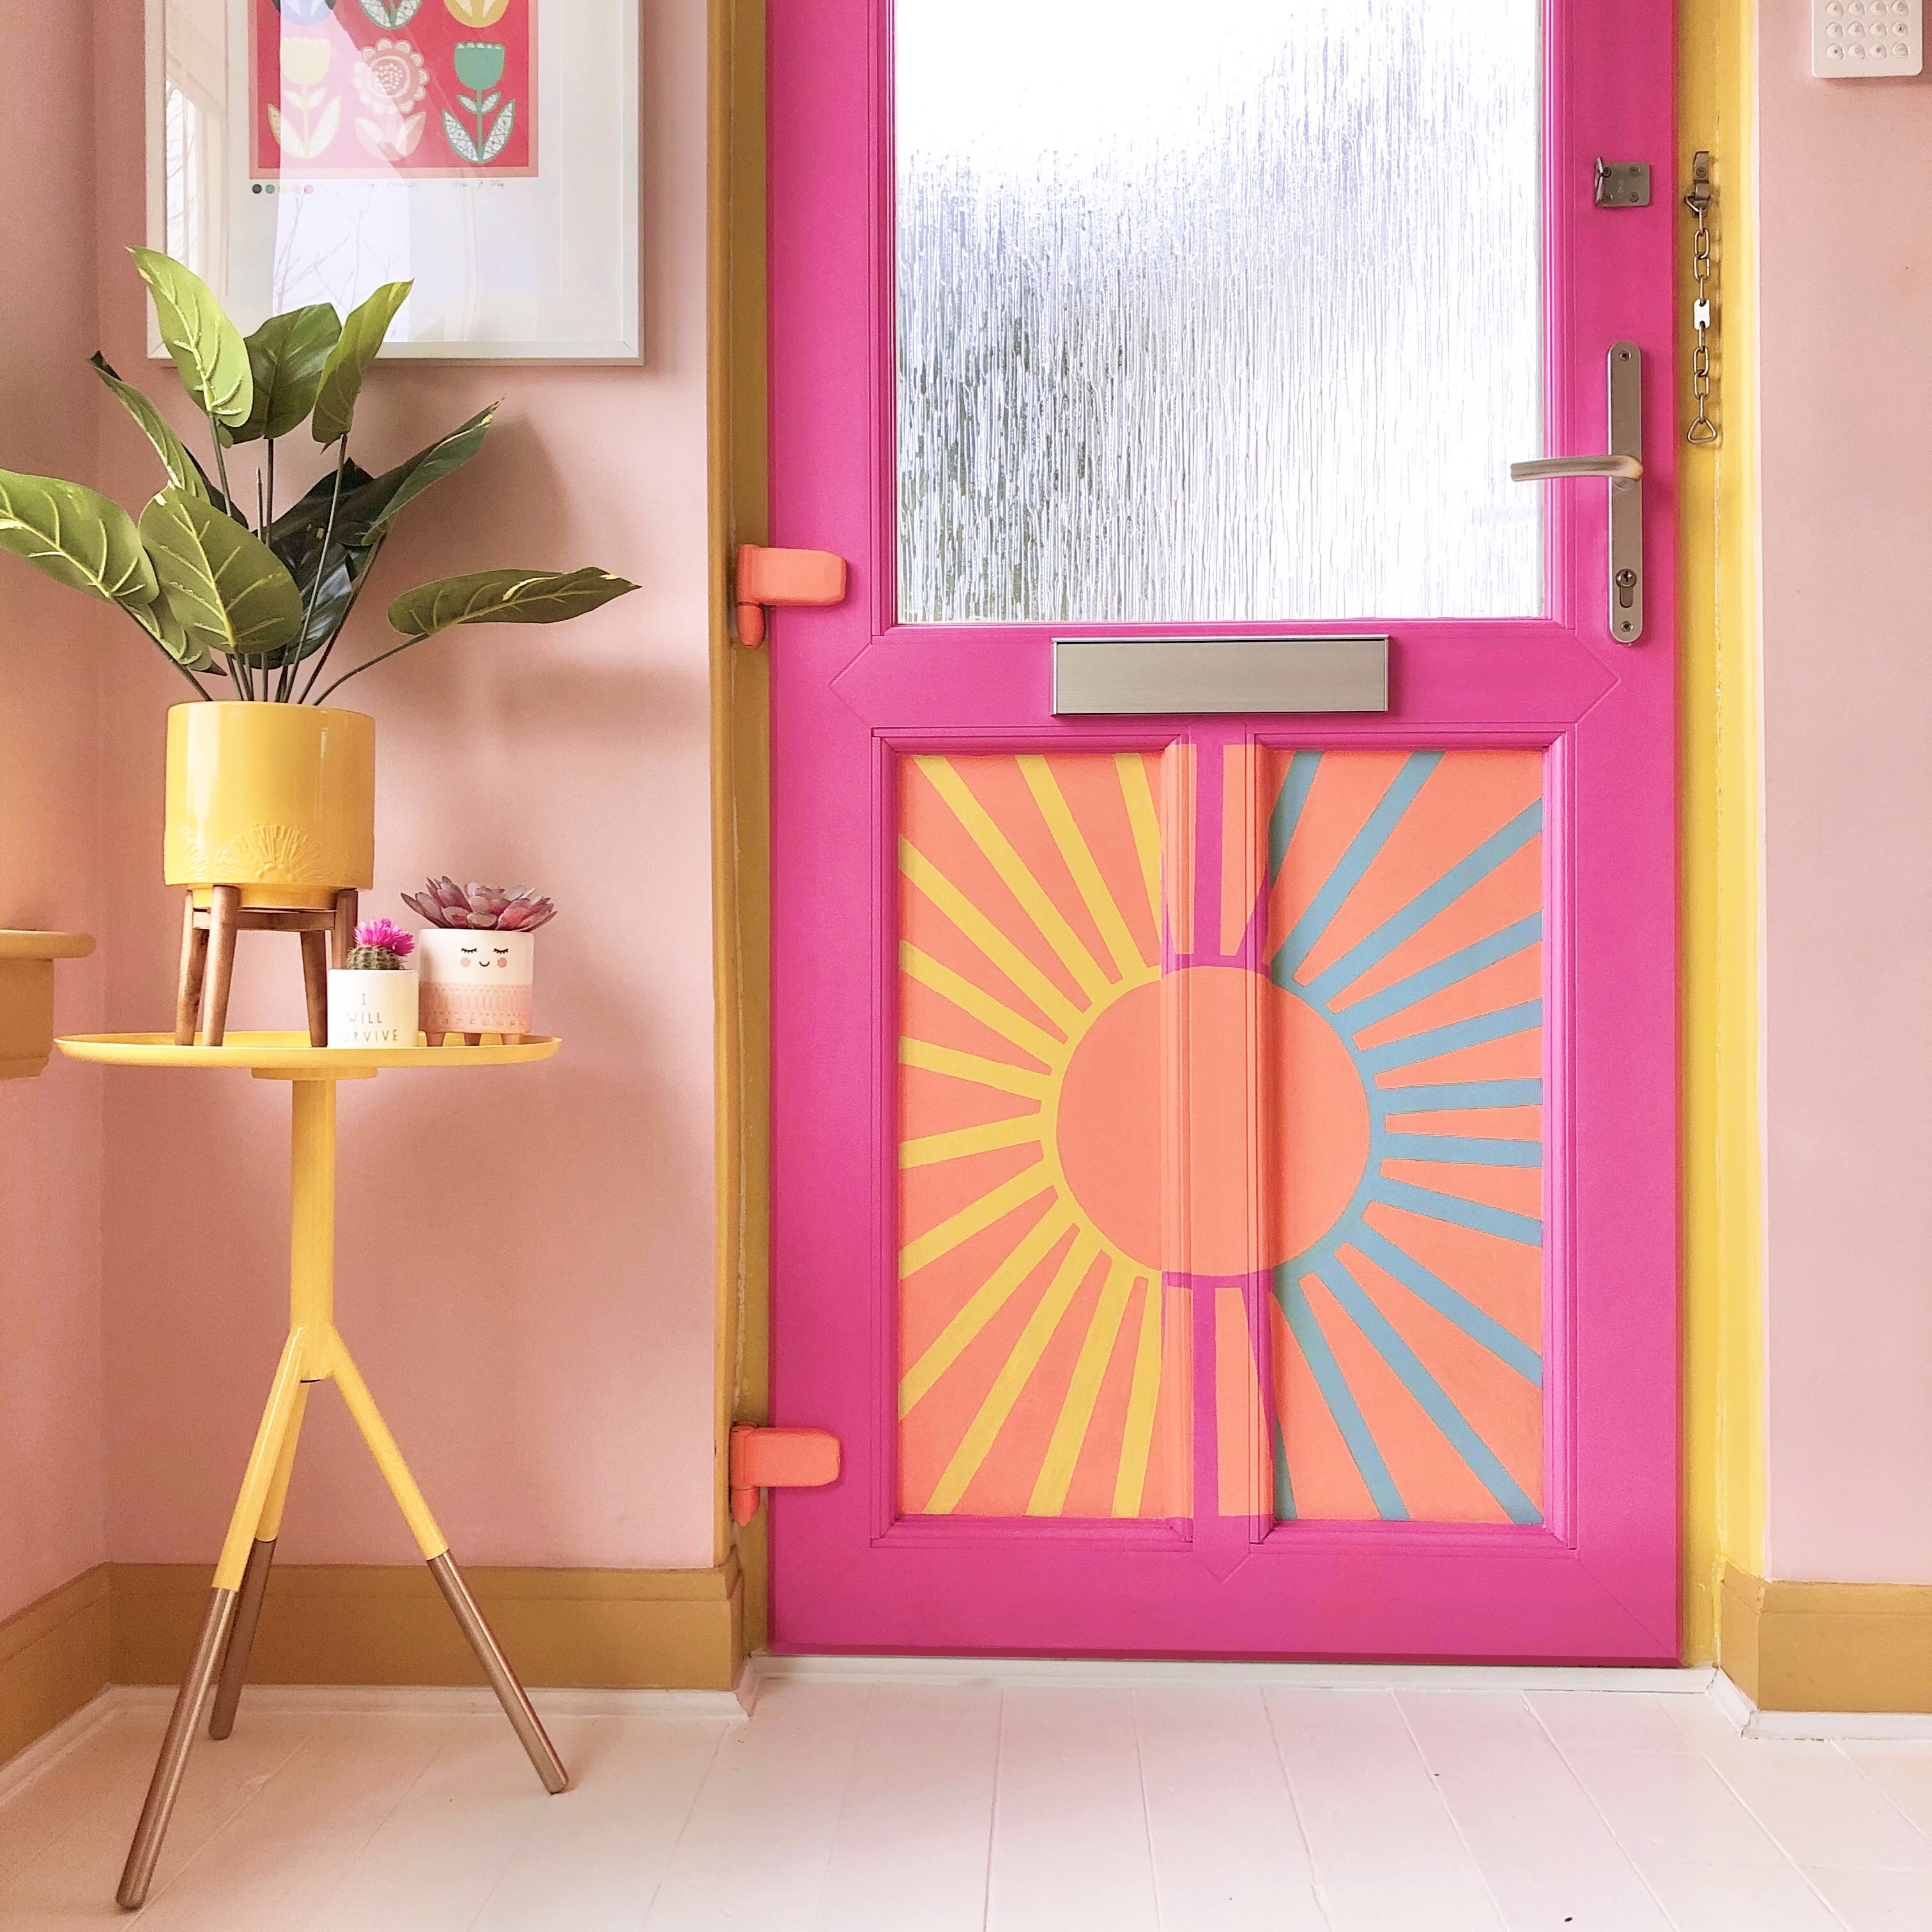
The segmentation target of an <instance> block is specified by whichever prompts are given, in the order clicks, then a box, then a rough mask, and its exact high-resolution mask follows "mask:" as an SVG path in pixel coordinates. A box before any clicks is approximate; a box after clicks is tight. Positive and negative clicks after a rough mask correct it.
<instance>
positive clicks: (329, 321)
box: [175, 302, 342, 483]
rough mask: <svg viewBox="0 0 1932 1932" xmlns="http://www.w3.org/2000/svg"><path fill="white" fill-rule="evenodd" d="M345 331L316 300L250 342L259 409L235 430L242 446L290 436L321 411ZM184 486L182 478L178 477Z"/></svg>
mask: <svg viewBox="0 0 1932 1932" xmlns="http://www.w3.org/2000/svg"><path fill="white" fill-rule="evenodd" d="M341 333H342V318H341V317H340V316H338V314H336V312H335V308H334V305H332V304H331V303H329V302H316V303H314V304H312V305H311V306H309V307H308V308H292V309H290V311H289V312H288V313H287V314H286V315H272V316H270V317H269V319H268V320H267V321H266V322H265V323H263V325H262V326H261V327H260V329H257V330H256V332H254V335H251V336H250V337H249V338H248V367H249V369H250V371H251V372H252V374H253V375H254V382H255V406H254V408H253V409H252V410H250V411H249V413H248V421H247V422H245V423H244V424H243V425H242V427H241V428H239V429H238V430H237V431H236V432H235V440H236V442H237V443H253V442H254V441H255V440H256V439H257V437H264V436H266V437H278V436H287V434H288V433H289V432H290V431H291V430H293V429H298V428H300V427H301V425H302V419H303V417H305V416H307V415H308V413H309V411H310V410H312V409H314V407H315V399H316V395H317V392H318V391H319V390H320V389H321V387H322V372H323V366H324V365H326V363H327V362H328V360H329V351H330V350H332V349H333V348H334V347H335V344H336V340H337V338H338V337H339V336H340V335H341ZM175 481H176V482H177V483H178V482H179V481H181V478H179V477H178V476H177V477H176V478H175Z"/></svg>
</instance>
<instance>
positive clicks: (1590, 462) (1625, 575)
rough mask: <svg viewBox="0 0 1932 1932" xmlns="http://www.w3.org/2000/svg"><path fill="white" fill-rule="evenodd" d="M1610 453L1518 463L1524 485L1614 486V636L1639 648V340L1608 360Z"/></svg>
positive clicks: (1515, 475) (1616, 346) (1617, 348)
mask: <svg viewBox="0 0 1932 1932" xmlns="http://www.w3.org/2000/svg"><path fill="white" fill-rule="evenodd" d="M1608 375H1609V389H1610V398H1609V404H1610V407H1609V414H1610V454H1609V455H1607V456H1549V457H1539V458H1536V459H1535V460H1533V461H1532V462H1529V463H1511V465H1510V475H1511V478H1512V479H1513V480H1514V481H1517V482H1518V483H1541V482H1544V481H1547V480H1548V479H1549V478H1551V477H1553V476H1600V477H1602V478H1604V479H1605V480H1607V481H1608V483H1609V484H1610V584H1609V586H1608V588H1609V592H1610V635H1611V636H1612V637H1614V638H1616V640H1617V642H1618V643H1620V644H1634V643H1636V642H1637V640H1638V638H1640V637H1642V636H1643V356H1642V354H1641V353H1640V351H1639V350H1638V348H1637V344H1635V343H1634V342H1613V343H1612V344H1610V356H1609V359H1608Z"/></svg>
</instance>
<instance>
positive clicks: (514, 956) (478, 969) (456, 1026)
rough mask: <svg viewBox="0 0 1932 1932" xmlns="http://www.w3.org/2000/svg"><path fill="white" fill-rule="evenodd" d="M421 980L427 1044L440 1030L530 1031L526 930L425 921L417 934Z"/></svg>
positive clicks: (510, 1035)
mask: <svg viewBox="0 0 1932 1932" xmlns="http://www.w3.org/2000/svg"><path fill="white" fill-rule="evenodd" d="M416 959H417V960H418V962H419V970H420V972H421V975H422V1007H421V1018H422V1030H423V1031H424V1032H425V1033H426V1034H428V1036H429V1037H430V1041H431V1044H432V1045H435V1044H437V1043H439V1042H440V1040H441V1039H442V1037H443V1035H444V1034H452V1033H460V1034H484V1033H494V1034H502V1036H503V1037H504V1038H505V1039H506V1040H517V1039H520V1038H521V1037H522V1036H523V1034H526V1033H528V1032H529V1031H530V1001H531V996H532V990H533V989H532V980H533V977H534V974H535V965H536V941H535V938H534V937H533V936H532V935H530V934H529V933H527V932H478V931H475V930H470V931H465V930H464V929H463V928H462V927H460V926H451V927H443V926H431V927H429V928H428V929H426V930H425V931H423V932H419V933H418V934H417V935H416Z"/></svg>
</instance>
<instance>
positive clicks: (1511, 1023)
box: [1357, 1000, 1543, 1073]
mask: <svg viewBox="0 0 1932 1932" xmlns="http://www.w3.org/2000/svg"><path fill="white" fill-rule="evenodd" d="M1542 1024H1543V1002H1542V1001H1541V1000H1526V1001H1523V1004H1522V1005H1520V1006H1517V1007H1498V1008H1497V1010H1496V1011H1495V1012H1494V1013H1478V1015H1477V1016H1476V1017H1475V1019H1468V1020H1452V1021H1451V1022H1450V1023H1449V1025H1447V1026H1439V1027H1431V1028H1430V1029H1429V1031H1427V1033H1412V1034H1410V1035H1409V1037H1408V1038H1407V1039H1406V1040H1388V1041H1387V1042H1385V1043H1384V1044H1383V1045H1382V1046H1367V1047H1364V1048H1362V1049H1361V1050H1360V1052H1358V1055H1357V1058H1358V1061H1359V1062H1360V1064H1361V1065H1362V1066H1364V1067H1366V1068H1367V1069H1368V1070H1369V1071H1370V1073H1387V1072H1388V1070H1390V1069H1391V1067H1414V1066H1416V1065H1417V1064H1419V1063H1420V1062H1421V1061H1425V1060H1439V1059H1440V1058H1442V1055H1444V1054H1445V1053H1455V1052H1459V1051H1460V1049H1462V1048H1463V1047H1466V1046H1484V1045H1486V1044H1487V1043H1488V1042H1489V1041H1490V1040H1507V1039H1508V1038H1509V1037H1510V1036H1511V1034H1519V1033H1534V1032H1535V1031H1536V1030H1537V1028H1539V1027H1540V1026H1541V1025H1542Z"/></svg>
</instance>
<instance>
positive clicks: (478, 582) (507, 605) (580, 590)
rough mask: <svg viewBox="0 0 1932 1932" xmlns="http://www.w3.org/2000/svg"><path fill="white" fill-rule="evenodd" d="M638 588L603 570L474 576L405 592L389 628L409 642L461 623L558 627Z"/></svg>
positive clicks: (392, 612) (493, 572)
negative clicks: (557, 625)
mask: <svg viewBox="0 0 1932 1932" xmlns="http://www.w3.org/2000/svg"><path fill="white" fill-rule="evenodd" d="M634 589H637V586H636V585H635V584H634V583H631V582H629V581H628V580H627V579H625V578H624V577H613V576H611V575H610V573H609V572H608V571H602V570H567V571H556V570H478V571H472V572H471V573H470V574H469V575H468V576H466V577H438V578H437V580H435V582H434V583H424V584H419V586H417V587H416V589H413V590H406V591H405V592H404V593H403V595H401V596H400V597H398V598H397V599H396V601H395V602H394V603H393V604H391V605H390V606H389V623H390V626H391V628H392V629H395V630H398V631H401V633H402V634H403V635H404V637H434V635H435V634H436V633H437V631H447V630H449V629H450V628H452V626H453V625H458V624H560V623H562V622H565V619H568V618H571V617H580V616H583V614H584V613H585V612H586V611H587V610H595V609H596V608H597V607H598V605H599V604H607V603H609V602H610V600H611V599H612V598H613V597H622V596H623V595H625V592H628V591H632V590H634Z"/></svg>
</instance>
